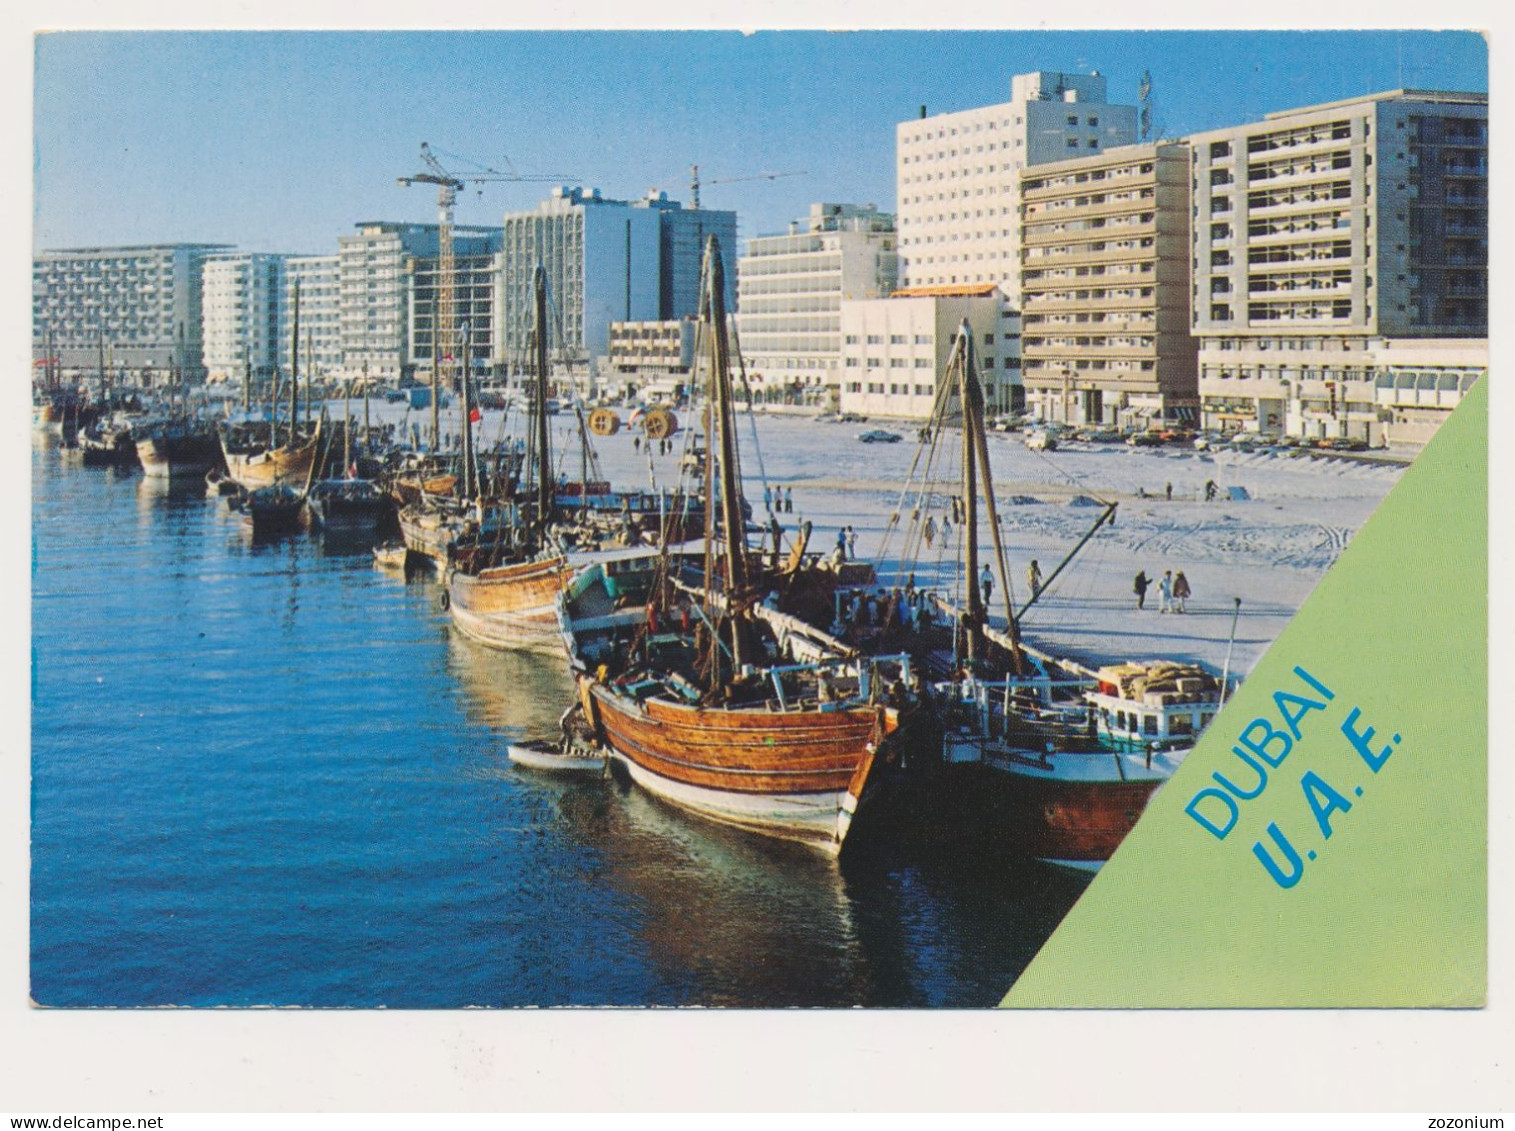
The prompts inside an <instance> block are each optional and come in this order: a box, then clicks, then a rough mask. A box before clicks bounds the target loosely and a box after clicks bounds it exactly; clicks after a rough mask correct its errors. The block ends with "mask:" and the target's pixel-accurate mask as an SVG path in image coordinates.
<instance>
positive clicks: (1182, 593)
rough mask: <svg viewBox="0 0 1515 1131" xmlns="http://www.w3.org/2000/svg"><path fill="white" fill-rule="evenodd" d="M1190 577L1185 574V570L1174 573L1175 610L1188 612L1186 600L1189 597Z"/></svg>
mask: <svg viewBox="0 0 1515 1131" xmlns="http://www.w3.org/2000/svg"><path fill="white" fill-rule="evenodd" d="M1189 593H1190V590H1189V579H1188V578H1187V577H1185V576H1184V571H1183V570H1179V571H1178V572H1177V573H1176V574H1174V575H1173V607H1174V611H1175V612H1180V613H1182V612H1187V611H1188V610H1186V609H1185V608H1184V602H1185V601H1186V600H1188V599H1189Z"/></svg>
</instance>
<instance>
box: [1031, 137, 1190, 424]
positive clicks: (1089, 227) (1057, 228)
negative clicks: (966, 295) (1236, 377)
mask: <svg viewBox="0 0 1515 1131" xmlns="http://www.w3.org/2000/svg"><path fill="white" fill-rule="evenodd" d="M1189 221H1190V177H1189V148H1188V146H1187V145H1184V144H1183V143H1159V144H1155V145H1133V146H1119V147H1117V148H1114V149H1109V150H1105V151H1104V152H1102V153H1099V154H1096V155H1094V156H1088V157H1079V158H1076V159H1073V160H1068V161H1055V162H1049V163H1047V164H1041V165H1037V166H1035V167H1033V168H1031V169H1027V170H1026V171H1024V172H1023V173H1022V174H1021V302H1022V307H1021V313H1022V327H1023V329H1022V333H1023V335H1024V336H1023V338H1022V352H1023V355H1024V357H1023V361H1022V368H1021V377H1022V381H1023V383H1024V385H1025V387H1026V403H1027V408H1028V409H1029V410H1030V411H1031V412H1032V413H1034V414H1036V415H1039V416H1041V417H1042V418H1044V419H1047V420H1056V421H1061V422H1065V423H1069V424H1114V425H1138V426H1139V425H1142V424H1144V423H1150V422H1151V421H1152V420H1154V419H1157V418H1162V419H1167V420H1178V419H1182V420H1187V421H1189V422H1190V423H1194V422H1197V419H1198V412H1197V409H1198V405H1199V396H1198V379H1197V354H1198V343H1197V342H1196V340H1195V339H1194V338H1193V337H1192V336H1191V334H1190V328H1189Z"/></svg>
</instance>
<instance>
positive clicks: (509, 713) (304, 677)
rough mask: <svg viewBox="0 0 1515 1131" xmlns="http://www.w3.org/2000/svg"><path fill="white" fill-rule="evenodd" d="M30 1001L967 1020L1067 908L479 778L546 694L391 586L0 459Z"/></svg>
mask: <svg viewBox="0 0 1515 1131" xmlns="http://www.w3.org/2000/svg"><path fill="white" fill-rule="evenodd" d="M33 500H34V508H33V520H34V530H33V634H34V635H33V640H32V655H33V724H32V727H33V730H32V774H33V785H32V923H31V926H32V930H31V956H32V965H31V974H32V995H33V997H34V998H35V999H36V1000H37V1001H38V1002H40V1003H42V1004H44V1005H51V1006H155V1005H186V1006H209V1005H236V1006H252V1005H265V1004H273V1005H306V1006H379V1005H384V1006H390V1007H402V1008H404V1007H410V1008H446V1007H459V1006H469V1005H481V1006H519V1005H670V1006H671V1005H719V1006H744V1007H761V1006H792V1005H803V1006H852V1005H868V1006H959V1007H963V1006H988V1005H993V1004H995V1003H996V1002H997V1001H998V1000H999V999H1000V997H1001V996H1002V995H1003V994H1004V992H1005V990H1006V989H1007V988H1008V987H1009V985H1010V983H1011V982H1012V981H1013V980H1014V978H1015V976H1016V975H1017V974H1018V973H1019V971H1020V970H1021V969H1023V968H1024V966H1025V965H1026V963H1027V962H1028V961H1030V958H1031V956H1032V955H1033V954H1034V953H1035V952H1036V950H1037V948H1038V947H1040V945H1041V944H1042V942H1043V941H1044V940H1045V939H1046V937H1047V935H1048V934H1050V933H1051V930H1052V928H1053V927H1054V926H1055V925H1056V923H1057V921H1058V920H1059V919H1060V918H1061V917H1062V916H1063V914H1065V913H1066V911H1067V909H1068V907H1069V906H1071V904H1072V902H1073V901H1074V900H1075V899H1076V898H1077V897H1078V895H1079V894H1080V893H1081V891H1082V890H1083V887H1084V883H1083V881H1082V880H1081V879H1079V878H1076V877H1072V876H1067V875H1064V874H1063V873H1061V872H1059V871H1057V870H1056V869H1050V868H1043V867H1041V866H1037V865H1032V864H1021V865H1012V864H1008V863H1005V862H1003V861H999V862H996V861H993V860H989V859H983V858H981V857H980V856H979V854H977V853H974V852H970V851H964V850H962V849H958V850H955V851H953V852H950V853H934V854H932V853H923V852H922V851H920V850H917V849H912V850H909V851H906V850H903V849H900V850H892V851H885V852H881V853H878V854H873V855H870V856H869V857H868V858H866V859H860V860H851V859H849V860H847V861H844V862H842V863H840V864H838V863H837V862H834V861H828V860H825V859H822V858H820V857H818V856H817V855H815V854H814V853H811V852H809V851H807V850H805V849H803V848H800V847H794V846H788V845H783V844H775V843H770V842H768V841H766V840H763V839H761V838H755V837H752V836H748V835H746V834H743V833H740V832H736V831H731V830H725V829H722V828H719V827H717V826H712V825H709V824H707V823H705V822H702V821H700V820H698V819H696V818H692V817H689V816H687V815H685V814H682V813H680V812H678V811H676V810H672V809H668V808H666V807H664V806H663V805H662V804H661V803H659V802H657V801H654V800H652V799H650V798H648V797H647V796H645V795H644V794H642V793H640V792H638V791H635V790H631V789H625V788H621V787H619V786H616V785H614V784H612V783H604V782H599V781H594V782H580V783H573V784H568V783H564V782H559V781H556V780H553V779H551V778H546V777H542V776H532V775H529V774H527V773H524V772H522V771H519V770H516V769H515V768H513V766H512V765H511V763H510V762H509V760H508V759H507V758H506V755H505V744H506V743H507V742H508V741H510V740H513V739H518V738H522V737H534V736H539V735H544V734H549V733H553V732H554V731H555V729H556V719H557V716H558V715H559V713H560V712H561V711H562V709H563V708H564V706H565V705H566V704H567V703H568V702H569V701H570V699H571V695H572V687H571V683H570V681H569V679H568V677H567V673H566V668H565V665H564V663H563V662H562V661H561V660H560V659H557V658H556V657H549V656H543V657H537V656H530V657H526V656H515V655H510V654H505V653H496V652H490V651H489V650H487V649H483V648H480V647H477V646H475V645H473V644H471V643H469V642H467V641H464V640H462V639H460V638H459V637H458V636H457V635H456V634H454V633H453V632H452V631H451V630H450V629H449V627H448V622H447V615H446V614H445V613H443V612H441V611H440V609H439V608H438V590H437V587H436V585H435V583H434V582H432V581H431V580H430V579H428V578H426V577H425V576H422V577H418V578H412V579H411V580H409V581H407V580H405V579H403V578H401V577H399V576H397V575H395V574H391V573H386V572H383V571H380V570H378V569H376V568H375V567H374V565H373V564H372V558H371V556H370V554H369V552H368V547H367V546H366V545H346V546H342V545H335V544H331V543H328V542H326V541H324V540H323V539H322V538H321V537H319V536H317V535H312V534H301V535H296V536H291V537H286V538H283V539H280V540H276V541H270V542H267V543H255V542H253V541H252V540H251V539H250V537H249V536H248V535H247V534H246V533H245V532H244V531H243V529H242V527H241V525H240V523H239V522H238V521H237V517H236V516H235V515H232V514H230V513H229V512H228V511H227V509H226V506H225V504H224V503H223V502H221V501H220V500H218V499H214V498H206V496H205V494H204V492H203V489H201V488H200V487H199V485H191V486H187V487H185V488H182V489H181V488H179V487H178V486H177V485H176V486H175V488H174V489H173V490H167V489H165V488H164V487H162V486H161V485H157V484H154V483H151V482H148V481H146V480H144V479H143V478H142V477H141V476H140V475H139V474H138V475H126V474H117V473H114V472H109V471H100V470H96V469H92V468H84V467H81V466H78V465H76V464H74V463H72V462H70V461H69V459H68V457H67V456H66V455H65V454H64V453H60V452H59V451H57V450H56V449H53V448H51V447H48V446H46V445H45V444H44V443H43V442H42V441H40V440H39V441H38V442H37V446H36V448H35V450H34V460H33Z"/></svg>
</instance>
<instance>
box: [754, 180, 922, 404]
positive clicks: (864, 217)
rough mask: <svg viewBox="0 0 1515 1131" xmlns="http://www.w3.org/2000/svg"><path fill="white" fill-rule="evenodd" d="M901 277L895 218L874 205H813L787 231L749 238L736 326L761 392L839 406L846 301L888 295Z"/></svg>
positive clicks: (812, 402) (755, 383) (811, 402)
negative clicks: (781, 392) (777, 391)
mask: <svg viewBox="0 0 1515 1131" xmlns="http://www.w3.org/2000/svg"><path fill="white" fill-rule="evenodd" d="M897 274H898V257H897V253H896V249H895V232H894V217H892V216H890V215H889V214H888V213H884V212H880V211H878V209H877V208H876V207H875V206H874V205H871V204H867V205H857V204H827V203H818V204H812V205H811V206H810V215H809V217H808V218H807V219H805V220H796V221H795V222H794V223H792V224H790V226H789V231H788V232H787V233H785V234H783V235H769V236H755V237H753V238H752V239H750V240H748V241H747V249H746V254H745V255H743V256H742V258H741V261H740V270H739V271H738V272H737V275H738V296H739V301H738V314H737V327H738V330H739V335H740V342H741V350H742V358H743V361H744V363H745V365H746V367H747V374H748V379H749V380H750V381H751V382H752V383H753V384H754V385H755V386H757V391H760V392H767V391H768V390H770V389H774V388H782V389H783V390H785V396H786V398H788V399H796V398H797V399H800V400H802V401H804V402H805V403H810V404H821V403H827V402H830V403H831V404H832V405H833V406H834V404H835V402H836V398H837V396H838V393H839V388H838V386H839V384H840V381H841V358H842V304H843V303H844V302H849V301H853V300H859V299H872V298H880V297H882V296H885V295H888V294H889V293H890V292H891V291H892V290H894V286H895V281H896V277H897ZM727 277H728V279H729V278H730V274H729V272H728V276H727Z"/></svg>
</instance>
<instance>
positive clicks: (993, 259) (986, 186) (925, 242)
mask: <svg viewBox="0 0 1515 1131" xmlns="http://www.w3.org/2000/svg"><path fill="white" fill-rule="evenodd" d="M1105 99H1106V90H1105V78H1104V76H1103V75H1101V74H1099V73H1098V72H1096V73H1094V74H1089V75H1070V74H1061V73H1058V72H1050V71H1037V72H1035V73H1033V74H1027V75H1016V76H1015V77H1014V78H1013V79H1012V80H1011V86H1010V101H1009V102H1005V103H1001V104H998V105H995V106H983V107H978V108H976V109H972V110H961V111H957V112H955V113H949V114H936V115H933V116H931V117H927V116H926V113H925V109H926V108H925V107H922V108H921V117H920V118H919V119H917V120H914V121H908V122H901V123H900V124H899V125H898V126H896V128H895V161H896V166H895V170H896V172H895V185H896V190H897V191H896V199H897V200H898V218H899V220H898V224H899V255H900V283H901V285H902V286H908V287H920V286H958V285H976V284H983V283H996V284H998V285H999V287H1000V289H1001V290H1002V291H1003V292H1004V293H1005V296H1006V297H1007V298H1008V299H1009V300H1010V302H1011V304H1012V305H1017V306H1018V305H1019V302H1020V226H1019V223H1018V210H1019V203H1020V171H1021V170H1022V169H1024V168H1026V167H1027V166H1029V165H1037V164H1042V163H1045V162H1048V161H1062V160H1066V159H1068V158H1070V157H1073V156H1082V155H1087V154H1092V153H1099V152H1102V151H1103V150H1106V149H1110V148H1112V147H1114V146H1121V145H1130V144H1132V143H1133V142H1135V141H1136V140H1137V134H1136V107H1134V106H1117V105H1112V104H1110V103H1108V102H1106V100H1105Z"/></svg>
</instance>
